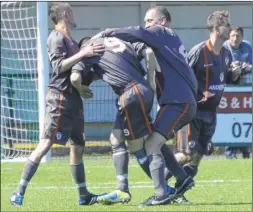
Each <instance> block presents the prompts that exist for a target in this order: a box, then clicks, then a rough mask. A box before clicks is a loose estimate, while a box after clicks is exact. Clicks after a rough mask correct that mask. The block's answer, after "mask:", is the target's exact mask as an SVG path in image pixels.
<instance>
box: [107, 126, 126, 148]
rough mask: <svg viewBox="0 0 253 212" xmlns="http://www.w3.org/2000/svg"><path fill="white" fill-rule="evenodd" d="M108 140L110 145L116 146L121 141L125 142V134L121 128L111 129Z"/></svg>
mask: <svg viewBox="0 0 253 212" xmlns="http://www.w3.org/2000/svg"><path fill="white" fill-rule="evenodd" d="M110 142H111V145H112V146H117V145H119V144H120V143H122V142H125V136H124V134H123V132H122V130H117V129H113V130H112V133H111V135H110Z"/></svg>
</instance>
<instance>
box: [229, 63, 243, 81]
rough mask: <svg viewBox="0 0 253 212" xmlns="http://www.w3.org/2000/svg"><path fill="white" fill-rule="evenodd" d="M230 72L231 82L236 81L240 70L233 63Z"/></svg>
mask: <svg viewBox="0 0 253 212" xmlns="http://www.w3.org/2000/svg"><path fill="white" fill-rule="evenodd" d="M230 71H231V72H232V80H233V81H236V80H237V78H238V77H239V76H240V75H241V73H242V69H241V67H240V66H239V65H236V64H234V63H232V64H231V66H230Z"/></svg>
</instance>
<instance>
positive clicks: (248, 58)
mask: <svg viewBox="0 0 253 212" xmlns="http://www.w3.org/2000/svg"><path fill="white" fill-rule="evenodd" d="M224 46H225V47H226V48H228V49H229V50H230V51H231V54H232V58H233V61H234V62H236V63H238V64H240V65H241V67H242V74H241V84H242V85H249V84H250V85H252V47H251V44H250V43H249V42H248V41H246V40H243V29H242V27H239V26H235V27H232V29H231V32H230V36H229V40H227V41H226V42H225V43H224ZM225 150H226V157H227V158H236V153H237V151H238V150H240V151H241V152H242V154H243V158H249V155H250V153H249V150H248V148H247V147H241V148H238V147H229V146H227V147H226V149H225Z"/></svg>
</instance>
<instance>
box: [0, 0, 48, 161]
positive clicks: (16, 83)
mask: <svg viewBox="0 0 253 212" xmlns="http://www.w3.org/2000/svg"><path fill="white" fill-rule="evenodd" d="M47 11H48V3H47V2H24V1H16V2H1V161H24V160H25V159H27V157H28V156H29V155H30V154H31V152H32V150H33V149H34V147H35V146H36V145H37V143H38V141H39V138H40V135H41V131H42V129H43V123H44V118H45V111H46V110H45V97H46V92H47V85H48V80H49V64H48V56H47V36H48V18H47V17H48V14H47ZM50 158H51V157H50V153H49V154H47V156H46V157H44V158H43V161H44V162H46V161H49V160H50Z"/></svg>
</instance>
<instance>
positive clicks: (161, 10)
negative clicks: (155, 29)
mask: <svg viewBox="0 0 253 212" xmlns="http://www.w3.org/2000/svg"><path fill="white" fill-rule="evenodd" d="M151 9H154V10H156V11H157V12H159V13H160V14H161V15H162V16H164V17H165V18H166V20H167V21H168V22H171V15H170V12H169V11H168V10H167V8H166V7H163V6H156V7H152V8H150V9H149V10H151Z"/></svg>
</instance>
